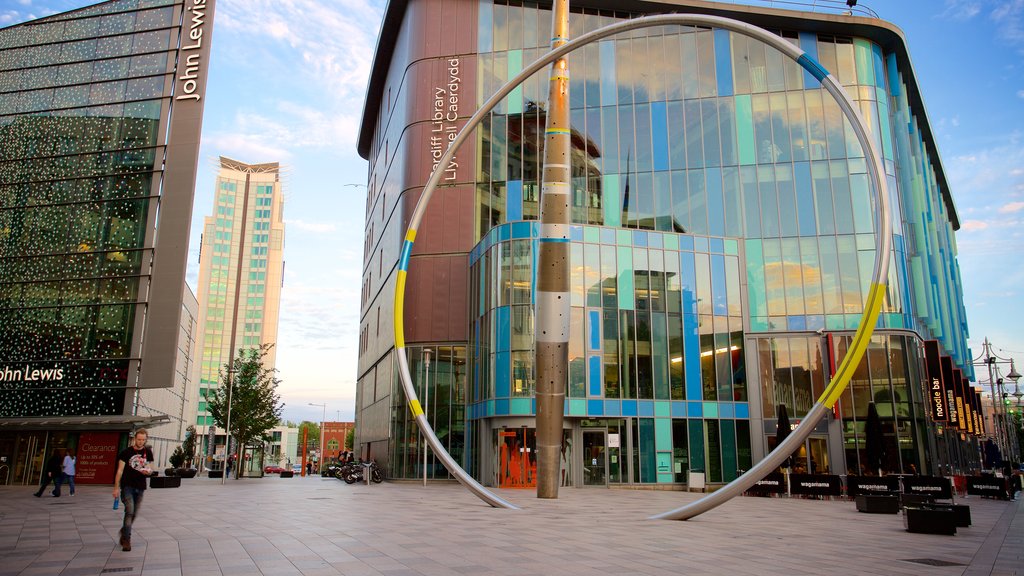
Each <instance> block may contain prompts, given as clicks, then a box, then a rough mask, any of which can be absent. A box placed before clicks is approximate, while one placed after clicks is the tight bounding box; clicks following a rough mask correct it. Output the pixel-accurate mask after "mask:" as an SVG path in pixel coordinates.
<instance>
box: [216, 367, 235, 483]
mask: <svg viewBox="0 0 1024 576" xmlns="http://www.w3.org/2000/svg"><path fill="white" fill-rule="evenodd" d="M234 373H235V369H234V368H228V370H227V372H226V374H227V375H228V421H227V426H225V427H224V472H223V473H222V474H221V475H220V484H221V486H223V485H224V483H225V482H227V480H228V458H230V457H231V390H232V388H234V386H232V385H231V375H232V374H234Z"/></svg>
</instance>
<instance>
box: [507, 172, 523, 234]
mask: <svg viewBox="0 0 1024 576" xmlns="http://www.w3.org/2000/svg"><path fill="white" fill-rule="evenodd" d="M505 194H506V199H505V202H506V203H505V213H506V214H507V219H508V221H509V222H514V221H516V220H522V219H523V181H522V180H509V181H508V183H507V184H506V185H505ZM513 234H514V233H513Z"/></svg>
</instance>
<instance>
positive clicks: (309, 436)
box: [299, 420, 320, 448]
mask: <svg viewBox="0 0 1024 576" xmlns="http://www.w3.org/2000/svg"><path fill="white" fill-rule="evenodd" d="M303 430H305V431H306V444H307V445H309V446H310V447H312V446H316V447H317V448H319V447H320V424H317V423H316V422H310V421H309V420H303V421H302V423H301V424H299V438H302V431H303Z"/></svg>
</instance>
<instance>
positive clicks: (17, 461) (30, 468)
mask: <svg viewBox="0 0 1024 576" xmlns="http://www.w3.org/2000/svg"><path fill="white" fill-rule="evenodd" d="M16 450H17V452H16V453H15V455H14V466H13V472H14V473H13V475H12V479H11V484H35V483H36V482H39V475H40V474H41V473H42V469H43V462H44V460H45V459H46V432H29V433H26V434H21V435H20V436H19V437H18V446H17V449H16Z"/></svg>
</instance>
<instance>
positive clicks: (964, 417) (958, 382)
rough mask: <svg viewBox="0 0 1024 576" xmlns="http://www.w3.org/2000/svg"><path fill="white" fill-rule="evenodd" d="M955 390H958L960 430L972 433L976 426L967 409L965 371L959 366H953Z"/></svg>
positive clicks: (957, 412) (957, 410) (957, 411)
mask: <svg viewBox="0 0 1024 576" xmlns="http://www.w3.org/2000/svg"><path fill="white" fill-rule="evenodd" d="M953 390H955V391H956V394H955V395H956V414H957V418H958V419H959V420H960V431H961V432H967V433H968V434H972V433H973V432H974V426H973V425H972V424H971V415H970V413H969V412H968V411H967V394H966V393H965V392H964V373H963V370H961V369H959V368H953Z"/></svg>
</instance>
